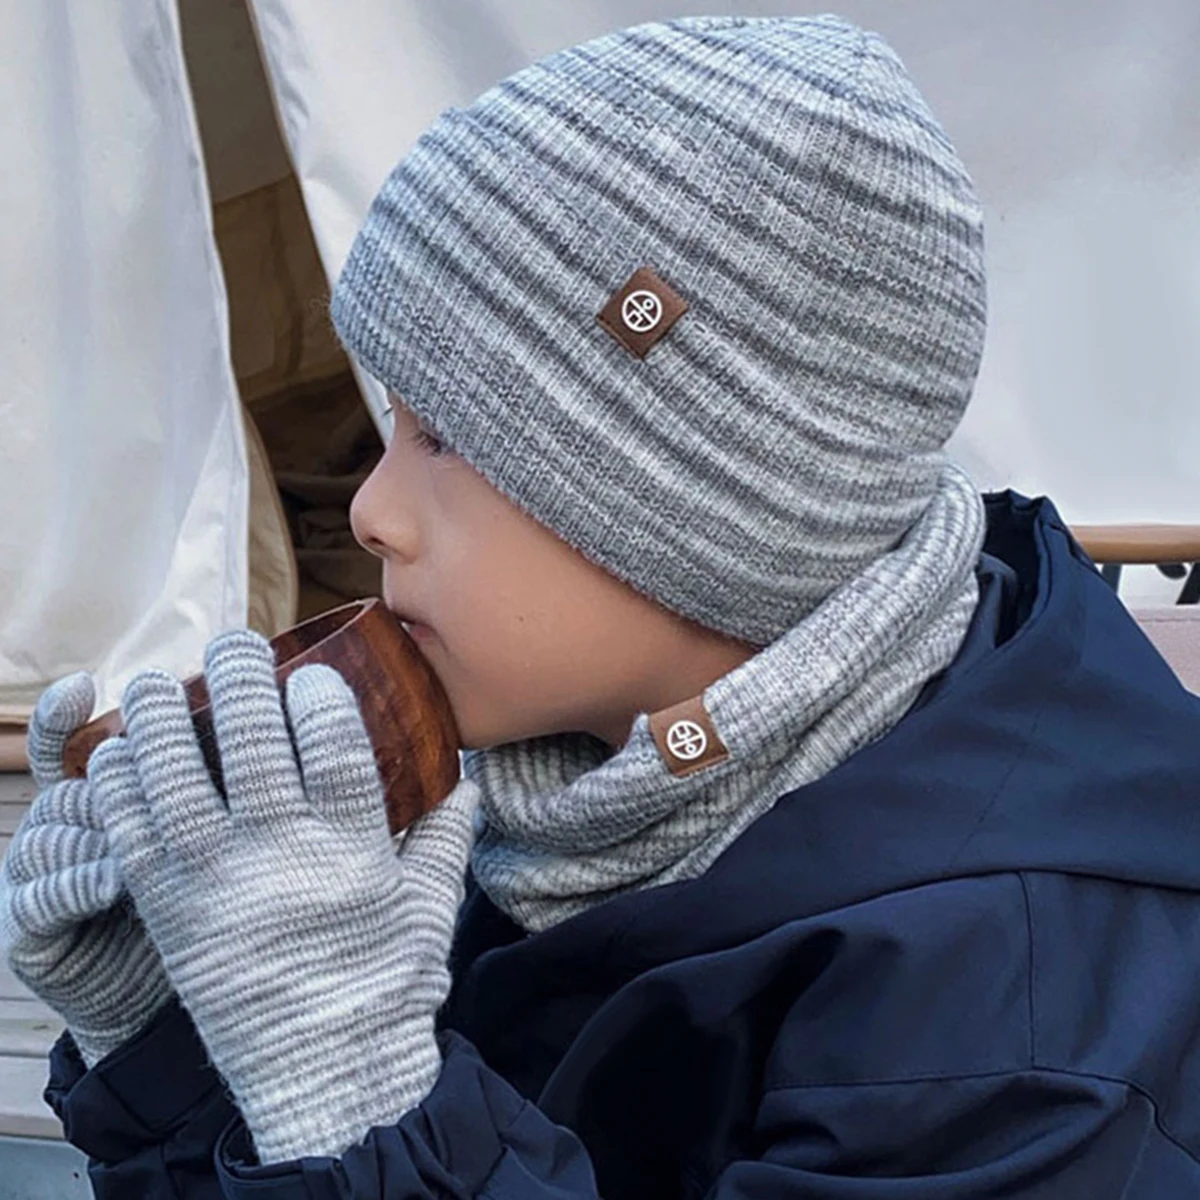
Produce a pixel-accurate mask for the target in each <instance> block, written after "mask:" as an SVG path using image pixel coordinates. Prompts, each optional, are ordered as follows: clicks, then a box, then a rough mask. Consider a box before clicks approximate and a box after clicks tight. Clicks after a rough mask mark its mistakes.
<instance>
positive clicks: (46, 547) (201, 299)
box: [0, 0, 248, 719]
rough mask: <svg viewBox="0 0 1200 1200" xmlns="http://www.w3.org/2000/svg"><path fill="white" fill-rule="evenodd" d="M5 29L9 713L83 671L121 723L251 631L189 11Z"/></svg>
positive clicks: (4, 534)
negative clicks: (233, 629)
mask: <svg viewBox="0 0 1200 1200" xmlns="http://www.w3.org/2000/svg"><path fill="white" fill-rule="evenodd" d="M0 29H3V30H4V35H3V37H2V38H0V111H3V112H4V113H5V114H7V119H6V120H5V121H3V122H0V161H2V162H3V164H4V168H3V171H4V183H3V185H2V186H0V287H2V288H3V292H4V296H5V303H4V314H5V315H4V318H3V321H0V371H2V372H3V381H2V386H0V429H3V435H2V436H0V719H5V718H17V719H19V718H23V717H24V716H25V715H27V714H28V711H29V706H30V704H31V703H32V702H33V700H35V699H36V697H37V695H38V693H39V692H40V691H41V689H42V688H43V687H44V686H45V685H46V684H47V683H48V682H50V681H51V680H53V679H55V678H58V677H59V676H61V675H63V674H66V673H67V672H68V671H71V670H74V669H76V668H78V667H89V668H92V669H93V670H94V671H95V672H96V674H97V677H98V681H99V692H100V695H99V699H98V703H99V707H100V708H101V709H103V708H107V707H112V706H113V705H114V704H116V703H117V701H118V699H119V697H120V690H121V688H122V687H123V685H124V683H125V682H126V680H127V679H128V678H129V677H130V676H131V675H132V674H133V673H134V672H135V671H136V670H138V669H140V668H142V667H144V666H147V665H151V664H153V665H157V666H161V667H164V668H166V669H167V670H170V671H174V672H176V673H178V674H185V673H190V672H191V671H194V670H195V669H196V668H197V666H198V664H199V661H200V659H201V655H202V653H203V647H204V644H205V642H206V641H207V639H208V638H209V637H211V636H212V635H213V634H214V633H215V632H217V631H219V630H221V629H224V628H228V627H230V626H232V625H236V624H240V623H243V622H244V621H245V616H246V601H247V595H246V592H247V566H246V505H247V488H248V479H247V468H246V452H245V444H244V440H243V428H242V416H241V411H240V407H239V404H238V400H237V393H236V389H235V385H234V380H233V374H232V370H231V367H230V360H229V347H228V332H227V328H226V314H225V293H224V284H223V282H222V277H221V272H220V268H219V264H218V261H217V257H216V252H215V248H214V244H213V239H212V230H211V208H210V202H209V196H208V190H207V186H206V181H205V177H204V169H203V161H202V157H201V154H200V148H199V143H198V138H197V132H196V124H195V120H194V115H193V112H192V106H191V97H190V93H189V90H188V87H187V81H186V76H185V74H184V67H183V59H182V56H181V52H180V43H179V28H178V18H177V13H176V9H175V5H174V3H173V0H133V2H130V0H88V2H87V3H86V4H79V3H73V2H72V0H37V2H36V3H33V2H31V0H0ZM18 114H19V116H17V115H18ZM14 118H15V119H14Z"/></svg>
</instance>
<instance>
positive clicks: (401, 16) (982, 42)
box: [250, 0, 1200, 523]
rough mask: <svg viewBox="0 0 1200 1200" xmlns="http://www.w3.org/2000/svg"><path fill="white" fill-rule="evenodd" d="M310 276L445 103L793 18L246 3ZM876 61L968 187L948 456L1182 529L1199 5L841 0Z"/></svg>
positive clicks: (605, 5) (1030, 487)
mask: <svg viewBox="0 0 1200 1200" xmlns="http://www.w3.org/2000/svg"><path fill="white" fill-rule="evenodd" d="M250 3H251V4H252V8H253V11H254V13H255V15H256V18H257V27H258V30H259V36H260V40H261V42H262V45H263V47H264V51H265V58H266V60H267V63H268V66H269V75H270V77H271V78H272V80H273V84H274V90H275V95H276V100H277V103H278V107H279V110H280V114H281V119H282V124H283V127H284V131H285V134H286V138H287V141H288V142H289V144H290V148H291V153H292V157H293V161H294V163H295V166H296V169H297V173H298V175H299V176H300V180H301V184H302V186H303V188H304V193H305V199H306V202H307V204H308V207H309V215H310V218H311V220H312V222H313V225H314V227H315V229H316V233H317V241H318V245H319V247H320V249H321V252H322V255H323V257H324V259H325V265H326V268H327V270H328V272H329V274H330V276H331V278H332V277H333V276H335V275H336V272H337V270H338V269H339V267H340V266H341V263H342V261H343V260H344V257H345V255H346V253H347V251H348V249H349V245H350V241H351V239H352V237H353V234H354V231H355V228H356V227H357V225H358V222H359V221H360V220H361V218H362V216H363V214H364V213H365V211H366V209H367V206H368V204H369V202H370V200H371V197H372V196H373V194H374V192H375V190H376V189H377V188H378V186H379V184H380V183H381V182H382V180H383V178H384V176H385V175H386V173H387V171H388V170H389V168H390V167H391V166H392V165H393V163H394V162H395V161H396V160H397V159H398V158H399V157H400V155H401V154H402V153H403V152H404V151H405V150H406V149H407V148H408V147H409V146H410V145H411V144H412V142H413V141H415V139H416V137H417V136H418V135H419V133H420V132H421V130H422V129H423V128H424V127H425V126H426V125H427V124H428V123H429V122H430V121H431V120H432V119H433V118H434V117H435V116H436V115H437V113H438V112H439V111H440V110H441V109H442V108H444V107H445V106H447V105H449V104H464V103H467V102H469V101H470V100H471V99H473V98H474V97H475V96H476V95H478V94H479V93H480V92H482V91H483V90H485V89H486V88H487V87H490V86H491V85H492V84H493V83H495V82H496V81H497V80H498V79H500V78H501V77H502V76H504V75H506V74H508V73H509V72H511V71H513V70H516V69H518V68H519V67H521V66H524V65H525V64H526V63H529V62H531V61H533V60H534V59H536V58H538V57H540V56H541V55H543V54H547V53H550V52H551V51H553V50H556V49H558V48H560V47H562V46H566V45H569V44H571V43H572V42H576V41H581V40H584V39H586V38H589V37H594V36H597V35H599V34H601V33H604V32H607V31H608V30H610V29H615V28H618V27H620V26H623V25H629V24H636V23H638V22H641V21H648V20H658V19H664V18H667V17H671V16H677V15H683V14H685V13H688V12H706V13H707V12H730V13H746V14H786V13H796V12H804V11H819V10H820V6H816V7H815V8H813V9H811V10H810V9H808V8H807V7H806V6H802V5H797V4H795V3H779V2H774V3H772V2H758V3H750V2H742V3H729V2H726V3H724V4H705V5H699V6H697V5H695V4H690V3H682V4H681V3H665V2H662V0H572V2H571V3H569V4H565V3H561V2H560V0H340V2H339V3H338V4H337V5H336V6H334V5H329V4H327V3H325V2H324V0H250ZM837 10H838V11H839V12H840V13H842V14H844V15H845V16H847V17H849V18H850V19H852V20H855V21H857V22H859V23H860V24H863V25H865V26H866V27H868V28H872V29H876V30H878V31H879V32H881V33H882V34H883V35H884V36H885V37H887V38H888V40H889V41H890V42H891V43H892V44H893V45H894V46H895V47H896V48H897V50H898V51H899V52H900V54H901V56H902V57H903V58H904V60H905V62H906V63H907V65H908V67H909V69H910V71H911V72H912V74H913V75H914V77H915V78H916V80H917V82H918V84H919V86H920V87H921V88H922V90H923V91H924V92H925V94H926V96H927V98H928V99H929V101H930V103H931V105H932V106H933V108H934V111H935V112H936V113H937V114H938V115H939V117H940V118H941V119H942V121H943V123H944V124H945V125H946V127H947V129H948V130H949V132H950V134H951V137H952V138H953V139H954V141H955V143H956V145H957V146H958V148H959V151H960V153H961V154H962V156H963V158H964V159H965V161H966V162H967V165H968V167H969V169H970V170H971V171H972V174H973V175H974V177H975V179H976V182H977V185H978V187H979V191H980V193H981V197H982V200H983V203H984V206H985V210H986V216H987V240H988V257H989V267H990V306H991V323H990V333H989V340H988V346H987V351H986V356H985V361H984V366H983V370H982V372H981V376H980V380H979V384H978V388H977V392H976V399H975V401H974V403H973V405H972V408H971V410H970V412H969V415H968V417H967V419H966V421H965V422H964V425H963V428H962V430H961V433H960V434H959V435H958V437H957V438H956V439H955V442H954V447H953V448H954V450H955V452H956V454H957V455H958V457H959V458H960V459H961V461H962V462H963V463H964V464H965V465H966V466H967V467H968V468H969V469H970V470H971V471H972V472H973V473H974V475H975V476H976V478H977V480H978V481H979V483H980V485H981V486H983V487H1003V486H1015V487H1017V488H1019V489H1021V490H1023V491H1026V492H1031V493H1040V492H1047V493H1049V494H1050V495H1051V496H1052V497H1053V498H1054V499H1055V500H1056V502H1057V503H1058V505H1059V507H1060V509H1061V510H1062V512H1063V514H1064V516H1065V517H1066V518H1067V520H1069V521H1073V522H1079V523H1092V522H1108V521H1142V520H1146V521H1180V522H1184V521H1195V520H1197V519H1200V467H1198V466H1197V461H1198V458H1200V395H1198V390H1200V389H1198V387H1197V379H1198V378H1200V337H1198V336H1197V331H1200V205H1197V203H1196V197H1197V196H1200V71H1197V70H1196V67H1195V48H1196V46H1197V45H1200V5H1198V4H1196V2H1195V0H1008V2H1007V3H1004V4H996V3H995V2H994V0H841V3H840V4H839V5H838V6H837Z"/></svg>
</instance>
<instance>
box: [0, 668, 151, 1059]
mask: <svg viewBox="0 0 1200 1200" xmlns="http://www.w3.org/2000/svg"><path fill="white" fill-rule="evenodd" d="M94 702H95V691H94V686H93V683H92V678H91V676H90V675H89V674H88V673H87V672H86V671H80V672H77V673H75V674H74V675H69V676H67V677H66V678H64V679H60V680H58V681H57V682H56V683H54V684H52V685H51V686H50V687H48V688H47V689H46V690H45V691H44V692H43V693H42V695H41V697H40V698H39V700H38V703H37V706H36V707H35V709H34V713H33V717H32V719H31V721H30V726H29V738H28V751H29V760H30V764H31V766H32V769H33V775H34V780H35V782H37V784H38V785H39V786H40V787H41V789H42V790H41V791H40V792H39V794H38V795H37V797H36V798H35V799H34V801H33V803H32V804H31V805H30V807H29V811H28V812H27V813H26V814H25V816H24V817H23V818H22V821H21V824H20V825H19V826H18V828H17V831H16V833H15V834H14V835H13V840H12V843H11V845H10V846H9V848H8V852H7V853H6V854H5V857H4V866H3V871H2V872H0V931H2V935H3V940H4V947H5V953H6V958H7V961H8V965H9V969H10V970H11V971H12V972H13V974H14V975H16V976H17V978H19V979H20V980H21V981H22V982H23V983H24V984H25V985H26V986H27V987H28V988H29V989H30V990H31V991H33V992H34V993H35V994H37V995H38V996H40V997H41V998H42V999H43V1000H44V1001H45V1003H47V1004H48V1005H50V1007H51V1008H53V1009H55V1011H57V1012H58V1013H59V1014H60V1015H61V1016H62V1018H63V1020H64V1021H65V1022H66V1024H67V1027H68V1028H69V1029H70V1031H71V1035H72V1037H73V1038H74V1040H75V1043H76V1045H77V1046H78V1047H79V1051H80V1053H81V1054H82V1055H83V1058H84V1061H85V1062H86V1063H87V1065H88V1066H89V1067H93V1066H95V1065H96V1063H98V1062H99V1061H100V1059H102V1058H103V1057H104V1056H105V1055H106V1054H108V1053H109V1052H110V1051H111V1050H114V1049H116V1047H117V1046H119V1045H121V1043H122V1042H124V1041H126V1040H127V1039H128V1038H130V1037H132V1036H133V1035H134V1034H135V1033H137V1032H138V1030H140V1029H141V1028H142V1026H143V1025H145V1024H146V1022H147V1021H149V1019H150V1018H151V1017H152V1016H153V1015H154V1013H155V1012H156V1011H157V1010H158V1009H159V1008H160V1007H161V1006H162V1005H163V1004H164V1003H165V1002H166V1001H167V999H168V998H169V997H170V995H171V989H170V985H169V984H168V982H167V977H166V974H165V973H164V971H163V968H162V963H161V961H160V960H159V957H158V953H157V952H156V951H155V949H154V948H153V946H151V944H150V942H149V941H148V940H147V938H146V934H145V931H144V929H143V928H142V926H141V922H140V921H139V920H138V917H137V915H136V913H135V912H134V911H133V908H132V906H131V905H130V904H129V897H128V896H127V895H126V894H124V893H123V891H122V887H121V882H120V875H119V872H118V871H117V867H116V863H115V861H114V859H113V858H112V856H111V854H110V853H109V847H108V839H107V837H106V835H105V832H104V828H103V822H102V820H101V817H100V813H99V811H98V807H97V805H96V802H95V797H94V794H93V791H92V788H91V787H90V785H89V784H88V782H87V781H86V780H83V779H68V780H64V779H63V777H62V749H63V745H64V743H65V742H66V739H67V738H68V737H69V736H70V735H71V734H72V733H73V732H74V731H75V730H76V729H77V728H79V726H81V725H82V724H84V723H85V722H86V721H87V719H88V717H89V716H90V715H91V711H92V706H93V704H94Z"/></svg>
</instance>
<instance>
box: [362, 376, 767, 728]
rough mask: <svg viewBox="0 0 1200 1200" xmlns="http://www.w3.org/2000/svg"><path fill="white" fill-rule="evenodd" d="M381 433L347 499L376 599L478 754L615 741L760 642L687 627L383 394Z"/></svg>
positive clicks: (740, 659) (733, 663)
mask: <svg viewBox="0 0 1200 1200" xmlns="http://www.w3.org/2000/svg"><path fill="white" fill-rule="evenodd" d="M391 400H392V404H393V409H394V412H395V417H396V424H395V432H394V434H393V436H392V439H391V442H390V444H389V445H388V447H387V450H386V451H385V453H384V455H383V458H382V459H381V460H380V462H379V463H378V465H377V466H376V468H375V470H374V471H372V473H371V475H370V477H369V478H368V479H367V480H366V481H365V482H364V483H363V485H362V487H361V488H359V490H358V493H357V495H356V496H355V497H354V502H353V504H352V505H351V509H350V520H351V525H352V527H353V529H354V534H355V536H356V537H357V538H358V540H359V542H361V543H362V545H363V546H365V547H366V548H367V549H368V550H370V551H371V552H372V553H373V554H376V555H378V556H379V558H381V559H382V560H383V596H384V600H385V602H386V603H387V605H388V607H389V608H390V609H391V610H392V611H393V612H395V613H397V614H398V615H400V616H401V617H403V618H411V619H412V620H414V621H419V622H421V623H422V624H424V625H427V626H428V627H429V632H427V633H424V634H422V633H420V632H419V631H418V633H417V634H416V635H414V636H415V637H416V641H417V645H418V646H419V647H420V649H421V651H422V653H423V654H424V655H425V657H426V659H427V660H428V661H429V663H430V665H431V666H432V667H433V669H434V671H435V672H436V674H437V676H438V679H439V680H440V681H441V683H442V686H443V687H444V688H445V690H446V694H447V696H448V697H449V699H450V704H451V707H452V708H453V710H454V714H455V718H456V719H457V721H458V727H459V732H460V734H461V735H462V744H463V746H464V748H466V749H479V748H482V747H486V746H494V745H499V744H501V743H503V742H509V741H515V740H517V739H519V738H525V737H535V736H539V735H541V734H548V733H559V732H565V731H570V730H583V731H586V732H589V733H593V734H595V735H596V736H597V737H600V738H603V739H604V740H605V741H606V742H608V743H609V744H610V745H613V746H621V745H623V744H624V742H625V739H626V738H627V737H628V735H629V730H630V726H631V724H632V722H633V719H634V717H635V716H636V715H637V714H638V713H639V712H654V711H656V710H657V709H659V708H665V707H667V706H668V705H670V704H674V703H676V702H678V701H680V700H684V699H687V698H688V697H689V696H694V695H696V694H698V693H699V692H701V691H702V690H703V689H704V688H705V687H706V686H707V685H708V684H709V683H711V682H712V681H713V680H714V679H717V678H719V677H720V676H721V675H723V674H725V673H726V672H727V671H729V670H732V669H733V667H734V666H736V665H738V664H739V663H741V662H744V661H745V660H746V659H747V658H749V657H750V656H751V654H753V653H755V651H756V649H757V648H756V647H753V646H750V645H748V644H747V643H744V642H740V641H737V640H735V639H733V638H729V637H726V636H725V635H723V634H720V633H717V632H715V631H713V630H709V629H707V628H705V627H703V626H700V625H697V624H695V623H694V622H691V621H687V620H685V619H684V618H682V617H680V616H678V615H677V614H675V613H672V612H670V611H669V610H668V609H665V608H663V607H662V606H661V605H659V604H657V603H656V602H655V601H653V600H650V599H648V598H646V597H644V596H642V595H641V594H640V593H639V592H637V591H636V590H635V589H633V588H631V587H629V586H628V585H627V584H626V583H625V582H624V581H623V580H620V579H617V578H616V576H614V575H611V574H609V573H608V572H607V571H605V570H604V569H603V568H601V567H599V566H597V565H596V564H594V563H592V562H591V561H590V560H589V559H587V558H585V557H584V556H583V555H582V554H580V553H579V552H578V551H577V550H575V548H574V547H572V546H569V545H568V544H567V543H566V542H564V541H562V539H561V538H559V537H558V536H557V535H556V534H554V533H553V532H551V531H550V530H549V529H547V528H546V527H545V526H543V525H541V524H540V523H539V522H537V521H535V520H534V519H533V518H532V517H530V516H529V515H528V514H527V513H525V512H524V510H522V509H521V508H519V507H518V506H517V505H515V504H513V503H512V501H510V500H509V499H508V497H507V496H505V495H504V494H503V493H502V492H500V491H499V490H498V489H496V488H495V487H493V486H492V485H491V484H490V483H489V482H488V481H487V480H486V479H485V478H484V477H483V476H482V475H480V474H479V473H478V472H477V471H476V470H475V469H474V468H473V467H471V466H470V465H469V464H468V463H467V462H466V461H465V460H464V459H462V458H460V457H459V456H458V455H456V454H454V453H453V452H452V450H451V449H450V448H443V449H442V450H441V451H440V452H436V451H435V450H434V449H431V448H430V447H428V446H427V445H422V444H420V443H419V442H418V440H416V439H417V434H418V431H419V429H420V425H419V422H418V420H417V418H416V416H415V415H414V414H413V413H412V412H411V411H410V410H408V409H407V408H405V407H404V405H403V403H402V402H401V401H400V399H399V398H398V397H396V396H394V395H393V396H391Z"/></svg>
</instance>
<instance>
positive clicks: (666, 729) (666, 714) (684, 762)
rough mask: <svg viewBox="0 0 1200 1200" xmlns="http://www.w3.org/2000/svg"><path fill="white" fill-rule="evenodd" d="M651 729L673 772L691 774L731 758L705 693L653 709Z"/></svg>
mask: <svg viewBox="0 0 1200 1200" xmlns="http://www.w3.org/2000/svg"><path fill="white" fill-rule="evenodd" d="M650 732H651V734H652V735H653V736H654V744H655V745H656V746H657V747H658V752H659V754H661V755H662V760H663V762H665V763H666V764H667V767H668V768H669V769H670V772H671V774H672V775H692V774H694V773H695V772H696V771H703V770H704V768H705V767H712V766H715V765H716V764H717V763H721V762H724V761H725V760H726V759H727V758H729V747H728V746H726V745H725V743H724V742H723V741H721V735H720V734H719V733H717V731H716V728H715V727H714V726H713V723H712V718H711V717H710V716H709V715H708V710H707V709H706V708H705V707H704V698H703V697H702V696H691V697H689V698H688V699H687V700H681V701H680V702H679V703H678V704H673V705H671V707H670V708H664V709H662V710H660V711H659V712H656V713H651V714H650Z"/></svg>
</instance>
